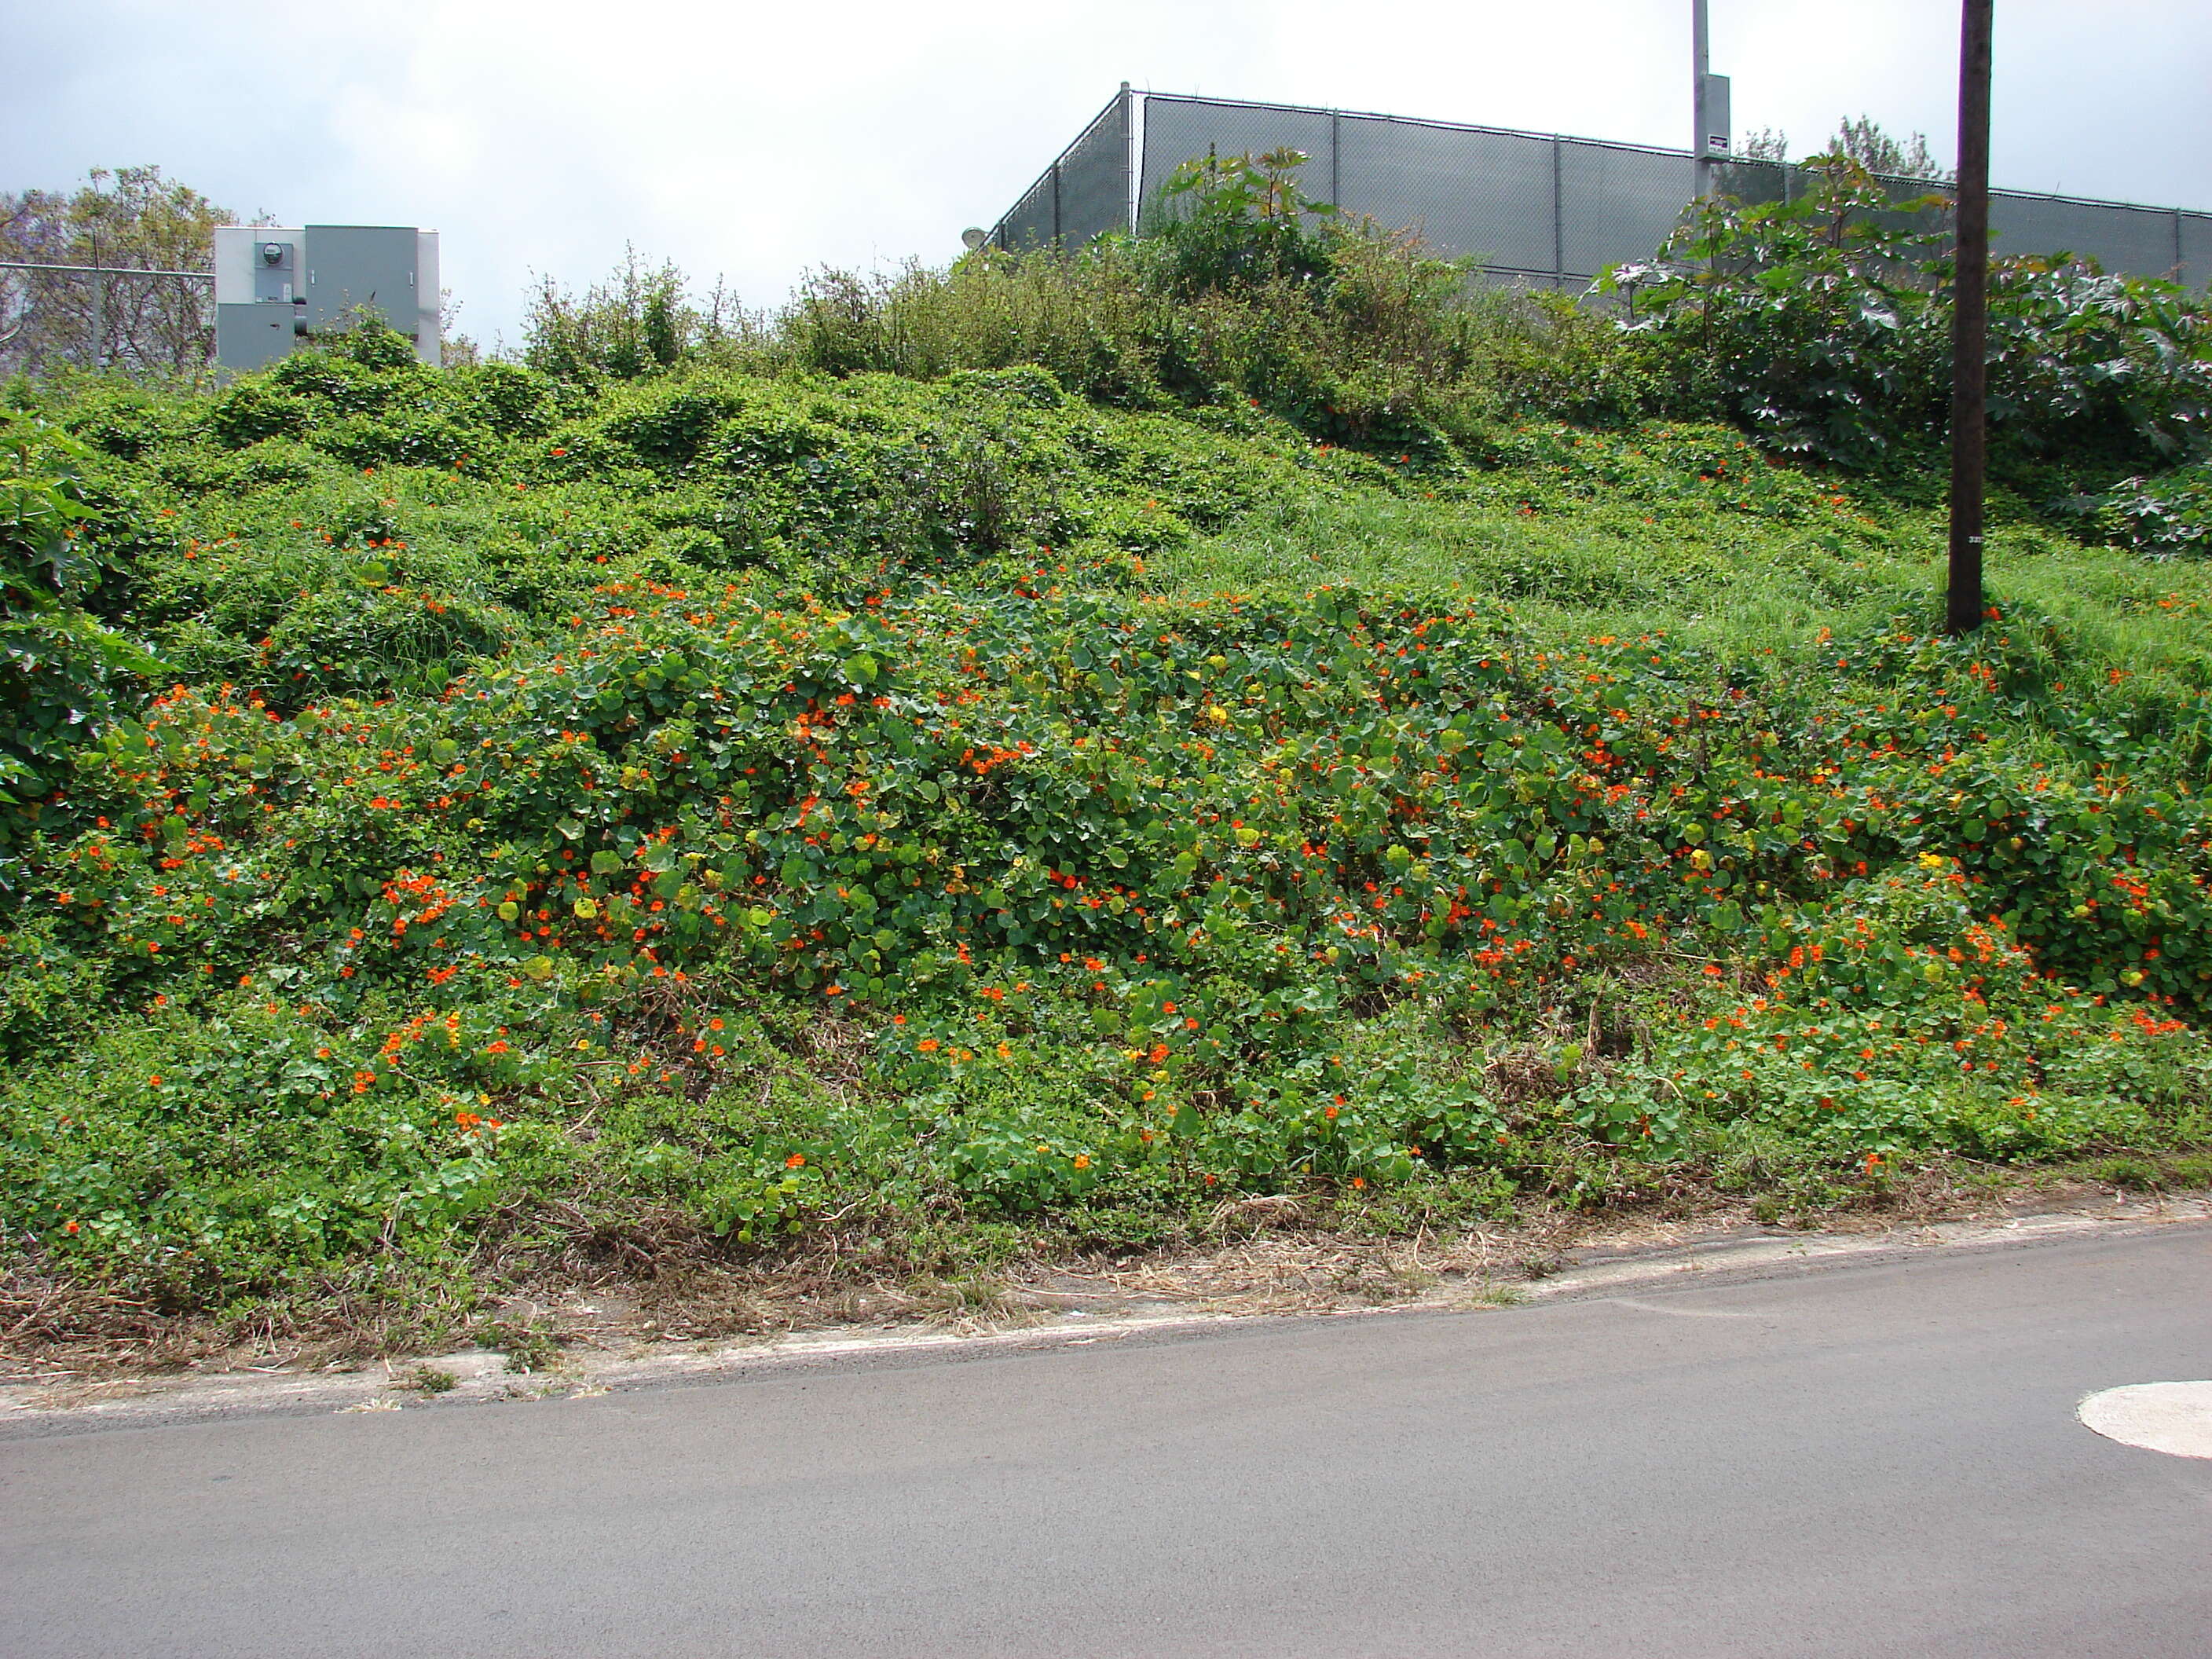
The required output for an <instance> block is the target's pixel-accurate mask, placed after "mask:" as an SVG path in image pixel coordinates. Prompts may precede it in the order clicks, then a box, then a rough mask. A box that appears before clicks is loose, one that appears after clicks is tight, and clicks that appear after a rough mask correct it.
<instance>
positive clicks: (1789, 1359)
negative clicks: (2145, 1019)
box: [0, 1227, 2212, 1659]
mask: <svg viewBox="0 0 2212 1659" xmlns="http://www.w3.org/2000/svg"><path fill="white" fill-rule="evenodd" d="M2205 1376H2212V1232H2208V1231H2204V1230H2202V1229H2190V1230H2184V1229H2181V1228H2179V1227H2177V1228H2172V1229H2168V1230H2166V1231H2160V1232H2155V1233H2152V1234H2148V1235H2140V1236H2133V1237H2105V1238H2100V1239H2093V1240H2089V1241H2076V1242H2068V1243H2052V1244H2045V1245H2040V1246H2038V1247H2034V1248H2019V1249H2003V1250H1996V1251H1979V1252H1972V1253H1966V1252H1951V1253H1942V1254H1935V1253H1931V1254H1929V1255H1924V1256H1921V1257H1917V1258H1915V1259H1913V1260H1911V1261H1904V1262H1892V1263H1887V1264H1882V1265H1857V1266H1846V1267H1833V1268H1829V1269H1825V1270H1821V1271H1818V1272H1812V1273H1796V1274H1790V1275H1784V1276H1781V1277H1776V1278H1771V1279H1763V1280H1759V1281H1756V1282H1752V1283H1747V1284H1738V1285H1729V1286H1722V1287H1702V1288H1700V1287H1686V1288H1681V1289H1670V1290H1663V1291H1651V1290H1644V1291H1638V1293H1637V1294H1635V1295H1634V1296H1632V1297H1616V1298H1613V1299H1595V1300H1587V1301H1579V1302H1571V1303H1561V1304H1543V1305H1537V1306H1531V1307H1524V1308H1516V1309H1507V1310H1498V1311H1493V1312H1482V1313H1469V1314H1453V1315H1427V1314H1423V1315H1410V1316H1390V1317H1386V1318H1374V1319H1358V1320H1320V1321H1309V1322H1279V1323H1267V1324H1255V1325H1249V1326H1241V1327H1237V1328H1231V1329H1229V1330H1228V1331H1226V1332H1225V1333H1221V1334H1210V1335H1204V1336H1196V1337H1182V1338H1174V1339H1160V1340H1145V1341H1141V1342H1140V1341H1134V1340H1123V1341H1119V1342H1115V1341H1101V1342H1098V1343H1097V1344H1095V1345H1093V1346H1080V1347H1063V1348H1059V1349H1055V1350H1051V1351H1047V1352H1028V1353H1001V1354H997V1355H994V1356H992V1357H987V1358H970V1359H966V1360H957V1359H948V1358H943V1357H938V1358H902V1359H899V1360H896V1361H895V1362H890V1363H884V1362H878V1363H873V1364H864V1363H852V1362H842V1363H838V1364H826V1365H822V1366H817V1367H814V1368H811V1369H807V1370H790V1371H783V1372H775V1373H773V1374H765V1375H758V1374H757V1375H754V1376H749V1377H747V1378H744V1379H742V1380H738V1381H733V1382H720V1383H711V1384H701V1385H696V1386H688V1387H685V1386H671V1387H663V1388H658V1389H644V1390H640V1391H636V1392H632V1393H626V1394H625V1393H617V1394H614V1395H608V1396H605V1397H602V1398H595V1399H588V1400H566V1401H541V1402H538V1403H529V1404H507V1405H492V1406H485V1405H477V1406H458V1405H457V1406H451V1407H445V1406H432V1407H427V1408H414V1409H410V1410H407V1411H404V1412H388V1413H367V1414H359V1415H349V1416H329V1415H319V1416H314V1417H274V1416H261V1417H252V1418H234V1419H222V1420H216V1421H209V1422H203V1423H197V1424H185V1425H173V1426H167V1427H156V1428H146V1429H124V1430H115V1429H107V1430H100V1431H91V1432H84V1433H76V1434H64V1435H50V1436H47V1437H40V1438H32V1439H18V1440H15V1441H13V1442H11V1443H6V1444H0V1652H4V1653H5V1654H6V1655H8V1656H10V1659H14V1656H33V1655H70V1656H91V1655H111V1654H112V1655H122V1654H132V1655H137V1654H143V1655H160V1656H164V1659H176V1656H197V1655H210V1656H213V1655H223V1656H233V1655H240V1656H242V1655H258V1654H272V1655H286V1656H294V1655H316V1656H326V1659H337V1656H344V1655H407V1656H414V1655H420V1654H425V1653H428V1654H468V1655H508V1654H514V1655H524V1654H526V1655H532V1656H562V1655H592V1656H602V1655H604V1656H613V1655H632V1654H655V1655H681V1656H685V1659H704V1656H722V1655H732V1656H734V1655H774V1656H779V1659H785V1656H804V1655H815V1654H821V1655H837V1656H859V1655H876V1654H897V1655H958V1656H969V1655H1001V1654H1004V1655H1042V1654H1053V1655H1071V1656H1084V1659H1093V1656H1109V1655H1121V1654H1148V1655H1149V1654H1210V1655H1229V1654H1236V1655H1254V1656H1291V1655H1329V1656H1336V1655H1358V1654H1376V1655H1381V1654H1390V1655H1432V1654H1455V1655H1456V1654H1468V1655H1477V1654H1480V1655H1524V1654H1562V1655H1574V1656H1577V1659H1603V1656H1613V1655H1637V1656H1659V1655H1676V1654H1681V1655H1696V1656H1699V1659H1712V1656H1723V1655H1738V1654H1741V1655H1758V1656H1762V1659H1767V1656H1799V1655H1806V1656H1810V1655H1875V1654H1881V1655H1926V1656H1942V1659H1959V1656H1978V1655H1991V1656H1999V1655H2001V1656H2007V1659H2014V1656H2029V1655H2045V1654H2049V1655H2065V1656H2068V1659H2083V1656H2093V1655H2114V1656H2123V1655H2124V1656H2128V1659H2151V1656H2165V1655H2171V1656H2174V1659H2205V1656H2206V1655H2208V1654H2212V1462H2204V1461H2197V1460H2189V1459H2181V1458H2173V1457H2166V1456H2161V1455H2159V1454H2156V1453H2154V1452H2148V1451H2140V1450H2136V1449H2131V1448H2129V1447H2126V1446H2122V1445H2118V1444H2115V1443H2112V1442H2110V1441H2107V1440H2104V1439H2101V1438H2100V1437H2097V1436H2094V1435H2093V1434H2091V1433H2089V1432H2088V1431H2086V1430H2085V1429H2083V1428H2082V1427H2081V1426H2080V1425H2079V1424H2077V1423H2076V1422H2075V1419H2074V1415H2073V1413H2074V1407H2075V1401H2077V1400H2078V1399H2079V1398H2080V1397H2081V1395H2084V1394H2086V1393H2087V1392H2088V1391H2090V1390H2092V1389H2100V1388H2104V1387H2108V1386H2111V1385H2114V1384H2118V1383H2137V1382H2152V1381H2164V1380H2173V1379H2189V1378H2196V1377H2205Z"/></svg>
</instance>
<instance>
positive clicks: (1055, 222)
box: [1052, 161, 1060, 247]
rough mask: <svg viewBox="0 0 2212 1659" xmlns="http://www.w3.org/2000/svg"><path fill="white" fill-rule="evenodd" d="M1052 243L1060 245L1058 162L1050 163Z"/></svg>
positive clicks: (1055, 245)
mask: <svg viewBox="0 0 2212 1659" xmlns="http://www.w3.org/2000/svg"><path fill="white" fill-rule="evenodd" d="M1052 245H1053V246H1054V247H1058V246H1060V163H1059V162H1057V161H1054V163H1053V164H1052Z"/></svg>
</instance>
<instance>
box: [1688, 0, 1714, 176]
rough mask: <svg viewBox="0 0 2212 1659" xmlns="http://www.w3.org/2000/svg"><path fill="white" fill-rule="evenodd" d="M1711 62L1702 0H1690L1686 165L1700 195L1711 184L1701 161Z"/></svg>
mask: <svg viewBox="0 0 2212 1659" xmlns="http://www.w3.org/2000/svg"><path fill="white" fill-rule="evenodd" d="M1710 65H1711V52H1710V50H1709V49H1708V46H1707V41H1706V34H1705V0H1690V156H1691V161H1690V166H1691V178H1692V182H1693V183H1694V184H1695V185H1697V193H1698V194H1699V195H1700V196H1703V195H1705V194H1706V193H1707V192H1708V191H1710V190H1711V188H1712V183H1711V168H1709V167H1707V166H1706V165H1705V76H1706V73H1707V71H1708V69H1709V67H1710Z"/></svg>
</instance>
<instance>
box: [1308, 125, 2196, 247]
mask: <svg viewBox="0 0 2212 1659" xmlns="http://www.w3.org/2000/svg"><path fill="white" fill-rule="evenodd" d="M1328 200H1329V205H1330V206H1331V207H1334V208H1339V209H1340V208H1342V207H1343V206H1344V112H1343V111H1341V110H1334V109H1333V110H1331V111H1329V112H1328ZM2180 234H2181V233H2180V232H2179V231H2176V232H2175V233H2174V235H2175V236H2176V238H2177V239H2178V238H2179V236H2180Z"/></svg>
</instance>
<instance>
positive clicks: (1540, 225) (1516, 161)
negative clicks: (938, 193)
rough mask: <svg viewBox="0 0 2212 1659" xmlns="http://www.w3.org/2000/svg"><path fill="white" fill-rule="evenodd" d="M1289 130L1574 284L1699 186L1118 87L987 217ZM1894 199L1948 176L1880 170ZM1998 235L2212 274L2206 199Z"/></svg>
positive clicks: (1414, 202)
mask: <svg viewBox="0 0 2212 1659" xmlns="http://www.w3.org/2000/svg"><path fill="white" fill-rule="evenodd" d="M1282 145H1288V146H1289V147H1291V149H1298V150H1303V151H1304V153H1305V154H1306V155H1308V156H1310V158H1311V160H1310V162H1309V164H1308V166H1307V167H1306V170H1305V185H1306V188H1307V190H1308V191H1309V192H1310V193H1311V194H1313V195H1316V196H1319V197H1322V198H1324V199H1325V200H1328V201H1330V202H1334V204H1336V205H1337V206H1338V207H1339V208H1340V209H1342V210H1344V211H1345V212H1346V213H1348V214H1352V215H1353V216H1366V217H1372V218H1374V219H1375V220H1376V221H1377V222H1380V223H1382V224H1383V225H1385V226H1388V227H1389V228H1393V229H1396V228H1401V227H1405V226H1411V227H1413V228H1417V229H1419V231H1420V232H1421V233H1422V234H1423V235H1424V236H1425V237H1426V238H1427V240H1429V241H1430V242H1431V244H1432V245H1433V246H1436V247H1437V249H1439V250H1440V251H1441V252H1445V253H1449V254H1451V255H1455V256H1458V257H1465V258H1473V259H1474V262H1475V264H1476V266H1477V268H1478V269H1480V270H1482V271H1484V272H1486V273H1487V274H1489V275H1490V276H1493V277H1495V278H1498V279H1501V280H1504V281H1510V282H1521V283H1531V284H1534V285H1539V286H1551V287H1556V288H1581V287H1583V286H1586V285H1587V284H1588V283H1590V282H1591V281H1592V280H1593V279H1594V278H1595V276H1597V275H1598V274H1599V273H1600V272H1601V271H1602V270H1605V269H1606V268H1607V266H1609V265H1616V264H1630V263H1632V262H1635V261H1639V260H1644V259H1649V258H1650V257H1651V255H1652V254H1653V253H1654V252H1656V251H1657V249H1658V247H1659V245H1660V244H1661V243H1662V242H1663V241H1664V240H1666V239H1667V235H1668V232H1670V231H1671V230H1673V229H1674V226H1675V223H1676V222H1677V221H1678V220H1679V219H1680V217H1681V214H1682V210H1683V208H1684V207H1685V206H1686V204H1688V203H1689V202H1691V201H1692V199H1694V198H1695V197H1696V196H1697V194H1698V181H1697V169H1696V163H1695V162H1694V161H1692V157H1691V155H1690V153H1689V152H1688V151H1687V150H1679V149H1662V148H1659V147H1656V146H1653V145H1648V144H1615V143H1603V142H1601V141H1599V140H1596V139H1589V138H1569V137H1561V136H1558V135H1554V134H1544V133H1534V132H1513V131H1505V130H1504V129H1501V128H1497V127H1476V126H1467V125H1460V124H1457V123H1455V122H1449V121H1417V120H1410V119H1407V118H1402V117H1399V116H1394V115H1371V114H1362V113H1354V112H1348V111H1343V110H1329V109H1314V108H1309V107H1305V106H1299V105H1291V104H1260V103H1250V102H1247V101H1244V100H1238V99H1228V98H1198V97H1189V96H1185V95H1183V94H1173V93H1140V92H1133V91H1131V90H1129V89H1127V88H1124V89H1123V90H1122V91H1121V93H1120V94H1118V95H1117V96H1116V97H1115V99H1114V100H1113V101H1112V102H1110V103H1109V104H1108V105H1107V106H1106V107H1105V108H1104V109H1103V110H1102V111H1101V112H1099V114H1098V117H1097V119H1096V120H1094V121H1092V122H1091V125H1089V126H1087V127H1085V129H1084V131H1083V133H1082V136H1081V137H1079V138H1077V139H1076V141H1075V142H1074V143H1073V144H1071V145H1069V146H1068V147H1067V149H1066V150H1064V151H1063V152H1061V154H1060V157H1059V159H1058V160H1056V161H1054V162H1053V164H1052V165H1051V166H1050V167H1047V168H1046V169H1045V171H1044V173H1042V175H1041V176H1040V177H1039V178H1038V179H1037V181H1036V183H1035V184H1034V185H1030V189H1029V191H1028V192H1027V193H1026V194H1024V196H1023V197H1022V198H1021V200H1020V201H1019V202H1018V203H1016V204H1015V205H1014V208H1013V210H1012V211H1011V212H1010V213H1008V214H1007V215H1006V217H1005V218H1003V219H1001V220H1000V222H999V223H998V225H997V226H996V227H995V228H994V229H993V231H992V232H991V240H992V241H993V242H994V244H996V245H997V246H1000V247H1005V248H1024V247H1035V246H1048V245H1049V246H1061V247H1073V246H1080V245H1081V244H1083V243H1085V242H1087V241H1089V240H1091V238H1092V237H1094V236H1098V235H1102V234H1105V233H1106V232H1108V231H1114V230H1134V229H1139V228H1141V222H1142V220H1141V216H1142V214H1143V212H1144V211H1145V210H1146V204H1150V203H1153V202H1156V201H1158V199H1159V191H1160V187H1161V185H1164V184H1165V183H1166V182H1167V179H1168V176H1169V175H1170V173H1173V172H1174V171H1175V169H1176V167H1179V166H1181V165H1182V163H1183V162H1184V161H1189V160H1191V159H1192V158H1194V157H1197V156H1203V155H1207V154H1209V153H1211V154H1213V155H1241V154H1245V153H1248V152H1249V153H1251V154H1258V153H1260V152H1261V151H1264V150H1269V149H1276V148H1277V147H1279V146H1282ZM1885 182H1887V184H1888V185H1889V186H1890V189H1891V191H1892V192H1893V196H1894V197H1896V199H1898V200H1899V201H1905V200H1908V199H1910V198H1912V197H1918V196H1922V195H1925V194H1927V193H1929V191H1940V190H1941V189H1942V186H1941V185H1935V184H1931V183H1930V182H1929V180H1926V179H1890V180H1887V181H1885ZM1712 187H1713V188H1715V189H1718V190H1722V191H1729V192H1730V193H1733V194H1735V195H1739V196H1741V197H1744V198H1745V199H1746V200H1749V201H1771V200H1774V199H1777V198H1778V197H1785V196H1789V195H1794V194H1795V193H1796V191H1799V190H1801V189H1802V188H1803V187H1804V185H1803V182H1802V171H1801V170H1800V169H1799V168H1797V167H1790V166H1784V165H1782V164H1779V163H1775V162H1759V161H1731V162H1723V163H1718V164H1716V165H1715V167H1714V168H1713V179H1712ZM1990 230H1991V234H1992V236H1993V237H1994V238H1995V239H1996V248H1997V251H1998V252H2005V253H2055V252H2062V251H2063V252H2069V253H2074V254H2078V255H2088V256H2091V257H2093V258H2095V259H2097V261H2098V262H2099V263H2100V264H2102V265H2103V266H2104V267H2105V268H2106V270H2114V271H2124V272H2127V273H2129V274H2130V275H2134V276H2164V277H2170V278H2172V279H2174V280H2176V281H2179V282H2180V283H2184V284H2185V285H2186V286H2188V287H2190V288H2193V289H2203V288H2205V287H2207V285H2208V284H2212V213H2200V212H2191V211H2189V210H2185V209H2181V208H2149V207H2137V206H2135V205H2133V204H2128V203H2124V202H2099V201H2089V200H2085V199H2081V198H2079V197H2066V196H2040V195H2033V194H2029V193H2026V192H2022V191H1996V190H1993V191H1990Z"/></svg>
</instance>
